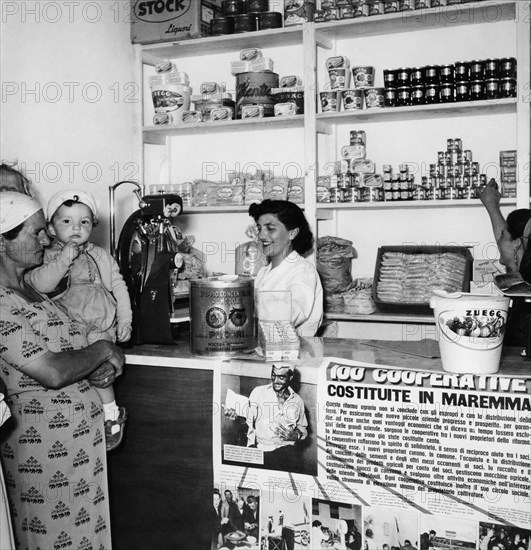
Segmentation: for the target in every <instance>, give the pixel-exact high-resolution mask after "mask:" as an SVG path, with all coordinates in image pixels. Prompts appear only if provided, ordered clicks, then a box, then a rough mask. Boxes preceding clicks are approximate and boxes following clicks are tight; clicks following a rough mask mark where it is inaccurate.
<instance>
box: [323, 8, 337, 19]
mask: <svg viewBox="0 0 531 550" xmlns="http://www.w3.org/2000/svg"><path fill="white" fill-rule="evenodd" d="M338 19H339V9H338V8H328V9H326V10H325V12H324V20H325V21H337V20H338Z"/></svg>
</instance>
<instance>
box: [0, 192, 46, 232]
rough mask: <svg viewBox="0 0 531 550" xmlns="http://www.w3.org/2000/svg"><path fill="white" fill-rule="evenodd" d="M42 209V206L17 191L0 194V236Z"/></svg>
mask: <svg viewBox="0 0 531 550" xmlns="http://www.w3.org/2000/svg"><path fill="white" fill-rule="evenodd" d="M41 209H42V207H41V205H40V204H39V203H38V202H37V201H36V200H35V199H32V198H31V197H28V195H24V194H22V193H16V192H15V191H5V192H3V193H0V234H2V235H3V234H4V233H7V232H8V231H11V229H14V228H15V227H17V226H19V225H20V224H21V223H24V222H25V221H26V220H27V219H28V218H31V216H33V214H35V213H36V212H38V211H39V210H41Z"/></svg>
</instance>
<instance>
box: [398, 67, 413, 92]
mask: <svg viewBox="0 0 531 550" xmlns="http://www.w3.org/2000/svg"><path fill="white" fill-rule="evenodd" d="M410 84H411V69H410V68H409V67H401V68H400V69H398V70H397V72H396V85H397V86H398V87H400V86H409V85H410Z"/></svg>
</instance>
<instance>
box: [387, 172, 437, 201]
mask: <svg viewBox="0 0 531 550" xmlns="http://www.w3.org/2000/svg"><path fill="white" fill-rule="evenodd" d="M414 184H415V177H414V176H413V174H411V173H410V171H409V166H408V165H407V164H400V166H399V172H398V174H396V173H394V172H393V168H392V166H391V165H390V164H384V165H383V193H384V200H385V201H409V200H413V199H425V198H426V197H425V196H418V189H417V188H415V185H414Z"/></svg>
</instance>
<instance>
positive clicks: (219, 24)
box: [210, 17, 234, 36]
mask: <svg viewBox="0 0 531 550" xmlns="http://www.w3.org/2000/svg"><path fill="white" fill-rule="evenodd" d="M233 32H234V19H233V18H232V17H214V19H211V20H210V35H211V36H221V35H223V34H232V33H233Z"/></svg>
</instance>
